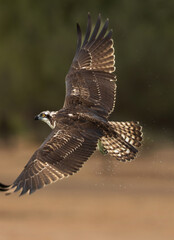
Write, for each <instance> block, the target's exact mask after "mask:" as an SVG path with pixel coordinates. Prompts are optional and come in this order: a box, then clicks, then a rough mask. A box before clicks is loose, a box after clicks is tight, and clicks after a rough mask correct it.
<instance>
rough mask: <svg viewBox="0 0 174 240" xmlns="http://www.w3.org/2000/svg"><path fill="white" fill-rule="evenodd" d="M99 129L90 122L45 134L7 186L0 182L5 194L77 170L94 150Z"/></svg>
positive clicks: (36, 186) (26, 189)
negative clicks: (43, 140) (21, 169)
mask: <svg viewBox="0 0 174 240" xmlns="http://www.w3.org/2000/svg"><path fill="white" fill-rule="evenodd" d="M100 137H101V133H100V132H99V130H96V128H95V126H92V124H91V125H90V124H87V123H81V124H79V123H78V125H77V123H76V125H74V126H72V125H71V126H68V125H63V126H60V130H58V129H55V130H53V131H52V133H51V134H50V135H49V136H48V138H47V139H46V140H45V142H44V143H43V144H42V145H41V147H40V148H39V149H38V150H37V151H36V152H35V153H34V155H33V156H32V157H31V159H30V160H29V162H28V163H27V165H26V166H25V168H24V170H23V171H22V173H21V174H20V175H19V177H18V178H17V179H16V180H15V181H14V183H13V184H12V185H11V186H6V185H3V184H0V190H1V191H7V190H9V191H8V192H7V193H11V192H16V191H18V190H22V191H21V195H23V194H25V193H27V192H29V193H30V194H31V193H33V192H34V191H35V190H37V189H39V188H42V187H43V186H45V185H48V184H50V183H53V182H55V181H57V180H59V179H62V178H64V177H67V176H69V175H72V174H73V173H75V172H77V171H78V170H79V168H80V167H81V166H82V165H83V163H84V162H85V161H86V160H87V159H88V158H89V157H90V156H91V154H92V153H93V152H94V151H95V149H96V145H97V140H98V138H100Z"/></svg>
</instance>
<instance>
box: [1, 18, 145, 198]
mask: <svg viewBox="0 0 174 240" xmlns="http://www.w3.org/2000/svg"><path fill="white" fill-rule="evenodd" d="M108 23H109V20H108V19H107V20H106V21H105V23H104V25H103V27H102V28H100V26H101V16H100V15H99V17H98V19H97V22H96V25H95V27H94V30H93V31H92V23H91V16H90V14H88V25H87V31H86V35H85V37H84V41H82V34H81V30H80V27H79V25H77V33H78V41H77V49H76V53H75V56H74V59H73V61H72V64H71V67H70V69H69V71H68V74H67V76H66V97H65V102H64V105H63V108H62V109H60V110H59V111H55V112H50V111H43V112H41V113H40V114H39V115H37V116H36V117H35V119H36V120H42V121H44V122H45V123H47V124H48V125H49V126H50V127H51V128H52V132H51V133H50V135H49V136H48V137H47V138H46V140H45V141H44V142H43V143H42V145H41V146H40V147H39V148H38V149H37V150H36V152H35V153H34V154H33V156H32V157H31V159H30V160H29V162H28V163H27V164H26V166H25V167H24V170H23V171H22V172H21V174H20V175H19V177H18V178H17V179H16V180H15V181H14V183H13V184H11V185H4V184H2V183H0V191H7V193H8V194H9V193H11V192H16V191H19V190H20V191H21V195H23V194H25V193H30V194H31V193H33V192H34V191H36V190H37V189H40V188H42V187H44V186H46V185H48V184H50V183H53V182H55V181H57V180H59V179H62V178H64V177H68V176H70V175H72V174H74V173H76V172H77V171H78V170H79V169H80V168H81V167H82V165H83V163H84V162H85V161H86V160H87V159H88V158H89V157H90V156H91V155H92V154H93V152H94V151H95V150H96V147H97V143H98V141H100V142H99V143H100V144H101V145H100V147H101V149H102V151H103V153H108V154H110V155H111V156H113V157H114V158H115V159H116V160H119V161H129V160H131V159H133V158H134V157H135V155H136V154H137V152H138V150H137V148H138V147H139V146H140V145H141V140H142V132H141V127H140V125H139V124H138V123H135V122H109V121H108V118H109V116H110V114H111V113H112V112H113V110H114V106H115V99H116V76H115V74H114V73H113V72H114V71H115V56H114V47H113V39H112V31H111V30H110V31H108Z"/></svg>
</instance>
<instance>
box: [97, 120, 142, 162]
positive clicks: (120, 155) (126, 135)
mask: <svg viewBox="0 0 174 240" xmlns="http://www.w3.org/2000/svg"><path fill="white" fill-rule="evenodd" d="M109 125H110V126H111V128H112V130H113V131H114V133H111V132H108V134H106V135H105V136H103V137H102V138H101V143H102V145H103V147H104V149H106V150H107V152H108V153H109V154H110V155H111V156H112V157H115V158H116V159H117V160H119V161H130V160H132V159H134V158H135V156H136V154H137V152H138V150H137V147H140V146H141V141H142V127H141V126H140V125H139V123H138V122H109Z"/></svg>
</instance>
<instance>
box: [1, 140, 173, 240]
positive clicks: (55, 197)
mask: <svg viewBox="0 0 174 240" xmlns="http://www.w3.org/2000/svg"><path fill="white" fill-rule="evenodd" d="M36 147H37V145H36V146H31V145H29V144H24V143H21V142H20V143H19V144H18V145H17V146H15V147H10V148H1V149H0V156H1V161H0V176H1V180H3V181H5V182H6V183H10V182H12V181H13V180H14V179H15V177H17V175H18V174H19V173H20V171H21V170H22V168H23V166H24V163H25V162H26V161H27V159H28V158H29V157H30V155H31V154H32V152H33V151H34V150H35V149H36ZM144 152H146V154H145V153H144ZM173 160H174V150H173V148H172V146H171V147H169V146H167V147H164V146H161V147H158V148H157V149H154V150H153V151H152V152H149V150H148V148H147V147H145V149H144V150H143V151H141V153H140V155H139V157H138V158H137V159H136V160H135V161H133V162H131V163H119V162H117V161H115V160H114V159H110V158H108V157H106V158H104V157H103V156H102V155H100V154H99V153H96V154H94V155H93V157H91V158H90V159H89V161H88V162H87V163H86V164H85V165H84V166H83V168H82V169H81V171H80V172H79V173H78V174H76V175H74V176H72V177H71V178H68V179H65V180H62V181H59V182H57V183H55V184H52V185H50V186H49V187H46V188H44V189H42V190H39V191H37V192H36V193H34V194H33V195H31V196H29V195H26V196H23V197H18V195H17V194H14V195H10V196H4V194H3V193H1V194H0V240H1V239H2V240H10V239H13V240H22V239H25V240H28V239H38V240H39V239H42V240H47V239H49V240H54V239H79V240H80V239H91V240H93V239H100V240H105V239H109V240H112V239H118V240H128V239H129V240H138V239H141V240H145V239H153V240H156V239H158V240H163V239H173V237H174V164H173Z"/></svg>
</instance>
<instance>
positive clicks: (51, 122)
mask: <svg viewBox="0 0 174 240" xmlns="http://www.w3.org/2000/svg"><path fill="white" fill-rule="evenodd" d="M56 113H57V112H50V111H43V112H41V113H39V114H38V115H36V116H35V118H34V119H35V120H41V121H43V122H45V123H47V124H48V126H49V127H50V128H52V129H53V128H55V126H56V121H55V118H54V117H55V115H56Z"/></svg>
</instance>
